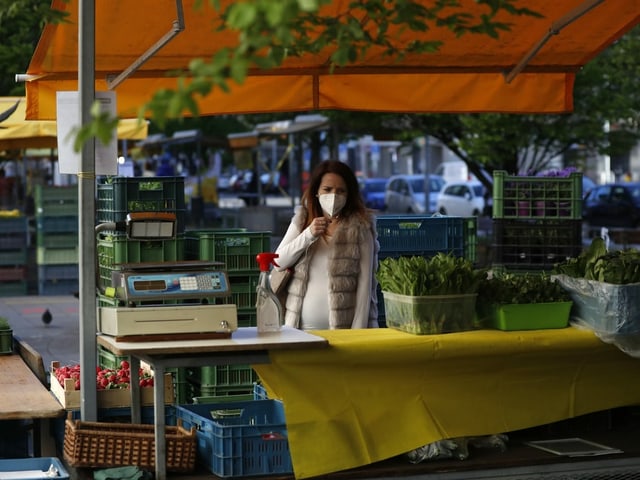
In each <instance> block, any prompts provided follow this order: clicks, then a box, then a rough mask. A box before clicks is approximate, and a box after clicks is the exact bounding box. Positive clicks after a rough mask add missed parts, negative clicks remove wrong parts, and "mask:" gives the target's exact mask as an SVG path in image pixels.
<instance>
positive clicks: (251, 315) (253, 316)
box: [238, 305, 258, 327]
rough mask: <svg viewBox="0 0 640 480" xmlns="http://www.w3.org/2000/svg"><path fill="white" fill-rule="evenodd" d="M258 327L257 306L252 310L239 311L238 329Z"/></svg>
mask: <svg viewBox="0 0 640 480" xmlns="http://www.w3.org/2000/svg"><path fill="white" fill-rule="evenodd" d="M257 325H258V315H257V313H256V307H255V305H254V306H253V307H251V308H242V309H238V327H255V326H257Z"/></svg>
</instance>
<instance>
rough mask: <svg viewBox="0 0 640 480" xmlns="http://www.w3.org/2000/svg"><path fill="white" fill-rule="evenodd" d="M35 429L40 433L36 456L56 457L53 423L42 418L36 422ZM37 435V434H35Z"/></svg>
mask: <svg viewBox="0 0 640 480" xmlns="http://www.w3.org/2000/svg"><path fill="white" fill-rule="evenodd" d="M35 428H36V429H37V430H38V431H39V432H38V435H37V436H38V443H39V445H38V446H37V448H38V451H37V453H36V452H34V453H36V456H39V457H56V456H57V455H58V454H57V452H56V444H55V441H54V439H53V436H52V435H51V421H50V420H49V419H48V418H40V419H38V421H37V422H36V425H35ZM34 433H35V432H34Z"/></svg>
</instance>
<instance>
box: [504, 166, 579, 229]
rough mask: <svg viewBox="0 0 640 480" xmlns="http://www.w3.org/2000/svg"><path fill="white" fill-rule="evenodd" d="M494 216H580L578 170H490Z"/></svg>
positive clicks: (536, 217) (506, 217) (507, 217)
mask: <svg viewBox="0 0 640 480" xmlns="http://www.w3.org/2000/svg"><path fill="white" fill-rule="evenodd" d="M493 218H494V219H516V218H517V219H526V218H530V219H568V220H570V219H572V220H579V219H582V173H580V172H574V173H571V174H570V175H569V176H568V177H530V176H517V175H507V172H504V171H500V170H498V171H495V172H493Z"/></svg>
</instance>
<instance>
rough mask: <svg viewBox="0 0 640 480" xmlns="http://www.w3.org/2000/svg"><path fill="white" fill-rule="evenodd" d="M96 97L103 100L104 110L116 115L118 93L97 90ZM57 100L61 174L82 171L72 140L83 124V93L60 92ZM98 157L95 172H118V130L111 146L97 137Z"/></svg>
mask: <svg viewBox="0 0 640 480" xmlns="http://www.w3.org/2000/svg"><path fill="white" fill-rule="evenodd" d="M96 100H98V101H99V102H100V108H101V111H102V112H106V113H108V114H109V116H111V117H115V116H116V92H96ZM56 102H57V114H56V118H57V122H58V123H57V130H58V168H59V169H60V173H71V174H79V173H81V172H82V165H81V155H80V152H76V151H75V150H74V149H73V142H74V141H75V137H76V134H75V133H74V130H76V129H77V128H78V126H79V125H80V93H79V92H77V91H74V92H57V94H56ZM95 156H96V162H95V174H96V175H117V174H118V139H117V135H116V134H115V132H114V135H113V137H112V138H111V141H110V142H109V144H108V145H105V144H103V143H102V142H101V141H100V140H99V139H96V150H95ZM85 173H86V172H85Z"/></svg>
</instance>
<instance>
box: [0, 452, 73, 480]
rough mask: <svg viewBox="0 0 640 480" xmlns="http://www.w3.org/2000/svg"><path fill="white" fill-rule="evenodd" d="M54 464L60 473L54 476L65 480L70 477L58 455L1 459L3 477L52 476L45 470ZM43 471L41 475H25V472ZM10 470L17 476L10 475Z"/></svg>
mask: <svg viewBox="0 0 640 480" xmlns="http://www.w3.org/2000/svg"><path fill="white" fill-rule="evenodd" d="M51 466H53V468H55V469H56V470H57V472H58V475H57V476H56V477H53V478H57V479H59V480H64V479H68V478H69V472H67V470H66V469H65V468H64V465H63V464H62V462H61V461H60V459H58V458H56V457H34V458H8V459H2V460H0V473H2V475H1V476H2V478H51V477H47V476H46V475H45V474H44V472H47V471H48V470H49V468H50V467H51ZM29 471H41V472H43V475H42V476H41V477H36V476H29V477H25V476H24V475H25V472H29ZM9 472H16V476H15V477H11V476H9Z"/></svg>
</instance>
